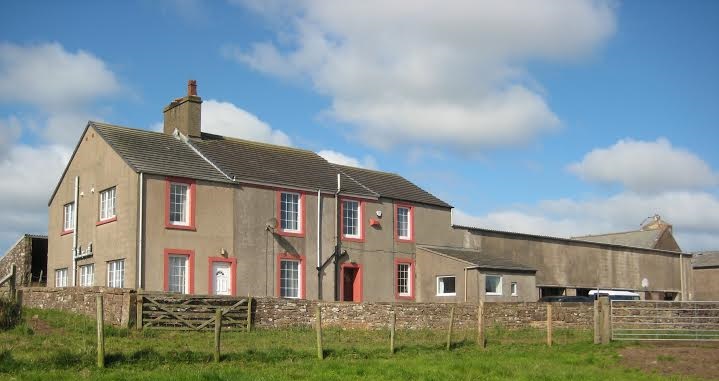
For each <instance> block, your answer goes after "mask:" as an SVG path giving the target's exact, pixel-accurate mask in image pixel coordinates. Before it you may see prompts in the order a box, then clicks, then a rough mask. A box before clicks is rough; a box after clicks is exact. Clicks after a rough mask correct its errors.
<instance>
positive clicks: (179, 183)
mask: <svg viewBox="0 0 719 381" xmlns="http://www.w3.org/2000/svg"><path fill="white" fill-rule="evenodd" d="M195 193H196V183H195V180H190V179H183V178H178V177H167V178H165V227H166V228H168V229H181V230H195V205H196V202H197V198H196V195H195Z"/></svg>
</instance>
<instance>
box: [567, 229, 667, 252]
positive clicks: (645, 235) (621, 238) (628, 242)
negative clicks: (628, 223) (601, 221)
mask: <svg viewBox="0 0 719 381" xmlns="http://www.w3.org/2000/svg"><path fill="white" fill-rule="evenodd" d="M663 231H664V230H663V229H652V230H636V231H629V232H621V233H609V234H598V235H587V236H581V237H573V238H572V239H576V240H580V241H589V242H599V243H609V244H612V245H623V246H633V247H645V248H647V249H654V248H655V247H656V245H657V241H658V240H659V238H660V237H661V235H662V232H663Z"/></svg>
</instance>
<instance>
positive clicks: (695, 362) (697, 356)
mask: <svg viewBox="0 0 719 381" xmlns="http://www.w3.org/2000/svg"><path fill="white" fill-rule="evenodd" d="M619 353H620V355H621V356H622V360H621V362H622V365H624V366H627V367H630V368H639V369H642V370H644V371H646V372H657V373H661V374H668V375H669V374H671V375H684V376H694V377H700V378H705V379H709V380H719V343H717V342H711V343H710V342H699V343H694V342H677V343H647V344H642V345H640V346H632V347H627V348H623V349H620V350H619Z"/></svg>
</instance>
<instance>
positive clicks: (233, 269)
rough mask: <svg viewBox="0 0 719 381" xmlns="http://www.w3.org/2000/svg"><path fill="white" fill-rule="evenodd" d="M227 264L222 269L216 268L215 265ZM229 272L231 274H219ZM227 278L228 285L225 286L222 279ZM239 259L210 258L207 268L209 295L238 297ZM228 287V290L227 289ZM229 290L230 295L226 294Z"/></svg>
mask: <svg viewBox="0 0 719 381" xmlns="http://www.w3.org/2000/svg"><path fill="white" fill-rule="evenodd" d="M216 263H217V264H227V265H229V269H227V267H226V266H223V267H222V268H221V269H220V268H218V267H216V266H215V264H216ZM224 270H228V271H229V274H218V271H224ZM223 276H226V277H227V278H226V280H225V281H226V282H227V283H228V284H227V285H223V284H222V283H223V280H222V279H221V277H223ZM236 276H237V258H224V257H210V258H208V266H207V293H208V294H209V295H232V296H235V295H237V289H236V285H237V278H236ZM225 287H226V288H225ZM225 290H227V291H228V293H224V291H225Z"/></svg>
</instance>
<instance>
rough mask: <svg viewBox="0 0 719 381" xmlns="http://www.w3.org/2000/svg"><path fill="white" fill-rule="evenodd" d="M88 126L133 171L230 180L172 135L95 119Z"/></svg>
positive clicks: (220, 180) (199, 178) (210, 179)
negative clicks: (95, 120) (99, 121)
mask: <svg viewBox="0 0 719 381" xmlns="http://www.w3.org/2000/svg"><path fill="white" fill-rule="evenodd" d="M90 126H91V127H93V128H94V129H95V131H97V133H98V134H100V136H101V137H102V138H103V139H104V140H105V141H106V142H107V143H108V144H109V145H110V146H111V147H112V148H113V149H114V150H115V151H116V152H117V153H118V154H119V155H120V157H122V158H123V160H125V162H126V163H127V164H128V165H129V166H130V167H131V168H132V169H134V170H135V171H136V172H145V173H152V174H158V175H165V176H176V177H187V178H192V179H198V180H208V181H219V182H232V181H231V180H229V179H228V178H227V177H225V176H224V175H223V174H222V173H220V172H219V171H218V170H217V169H215V168H214V167H213V166H212V165H211V164H210V163H208V162H207V161H206V160H205V159H203V158H202V157H201V156H200V155H198V154H197V153H195V152H194V151H193V150H192V148H190V147H189V146H188V145H187V144H185V143H184V142H183V141H181V140H179V139H177V138H175V137H174V136H171V135H167V134H164V133H161V132H152V131H146V130H137V129H133V128H128V127H120V126H115V125H111V124H106V123H98V122H90Z"/></svg>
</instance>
